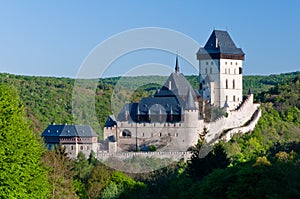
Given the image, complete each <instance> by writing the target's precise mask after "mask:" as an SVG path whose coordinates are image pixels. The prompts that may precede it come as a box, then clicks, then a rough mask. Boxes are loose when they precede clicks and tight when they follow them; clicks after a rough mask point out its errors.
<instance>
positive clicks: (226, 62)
mask: <svg viewBox="0 0 300 199" xmlns="http://www.w3.org/2000/svg"><path fill="white" fill-rule="evenodd" d="M225 65H227V61H226V62H225ZM230 65H233V63H232V62H230ZM235 65H236V66H237V65H238V63H237V62H235Z"/></svg>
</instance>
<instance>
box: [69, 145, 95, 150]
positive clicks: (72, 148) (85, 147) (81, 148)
mask: <svg viewBox="0 0 300 199" xmlns="http://www.w3.org/2000/svg"><path fill="white" fill-rule="evenodd" d="M70 148H71V150H75V146H73V145H71V146H70ZM79 149H80V150H81V151H82V150H85V149H86V150H90V147H89V146H80V147H79Z"/></svg>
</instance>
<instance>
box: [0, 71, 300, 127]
mask: <svg viewBox="0 0 300 199" xmlns="http://www.w3.org/2000/svg"><path fill="white" fill-rule="evenodd" d="M299 74H300V72H294V73H285V74H279V75H269V76H244V81H243V82H244V85H243V87H244V93H246V92H247V91H248V89H249V88H251V89H252V91H253V92H254V94H255V96H258V94H260V93H261V92H266V91H267V90H268V89H270V88H273V87H274V86H276V85H278V84H283V83H284V82H286V81H288V80H290V79H293V78H295V77H296V76H297V75H299ZM166 78H167V77H164V76H139V77H125V78H121V77H113V78H104V79H100V80H99V84H98V87H97V89H96V99H95V101H96V105H95V107H96V111H97V117H98V120H99V122H100V124H101V126H103V125H104V123H105V121H106V118H107V116H108V115H110V114H111V106H110V100H111V95H112V92H113V90H114V87H115V85H116V84H117V83H119V84H120V88H119V89H120V90H122V92H120V94H119V95H118V96H117V97H118V100H120V101H124V100H125V101H128V100H130V101H138V100H139V99H141V98H142V97H145V96H149V95H153V94H154V92H155V91H156V89H158V88H160V86H161V85H163V84H164V82H165V81H166ZM187 79H188V80H189V81H190V82H191V85H192V86H193V87H194V88H195V89H197V88H198V76H196V75H193V76H187ZM1 82H8V83H9V84H10V85H12V86H14V87H15V88H16V89H17V90H18V91H19V93H20V96H21V99H22V100H23V102H24V105H25V109H26V113H27V116H28V117H29V119H30V120H31V121H32V128H33V129H34V131H35V132H38V133H41V132H42V131H43V130H44V129H45V128H46V127H47V126H48V124H49V123H52V122H54V123H72V122H73V117H72V91H73V86H74V83H75V80H74V79H71V78H56V77H35V76H20V75H12V74H6V73H2V74H0V83H1ZM126 88H131V89H132V88H138V89H137V90H136V91H135V92H134V93H133V95H131V94H130V93H128V92H126ZM82 92H83V93H82V94H83V95H84V92H90V90H86V91H82ZM93 92H94V91H93ZM84 114H89V113H88V112H87V113H84ZM96 131H97V132H98V133H100V132H101V130H100V129H96Z"/></svg>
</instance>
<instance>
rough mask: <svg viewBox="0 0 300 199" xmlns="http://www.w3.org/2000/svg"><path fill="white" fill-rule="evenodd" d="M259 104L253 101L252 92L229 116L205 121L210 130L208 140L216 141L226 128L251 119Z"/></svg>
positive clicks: (228, 128) (240, 124) (235, 126)
mask: <svg viewBox="0 0 300 199" xmlns="http://www.w3.org/2000/svg"><path fill="white" fill-rule="evenodd" d="M259 106H260V105H259V104H254V103H253V94H250V95H248V96H247V98H246V100H245V101H244V102H243V103H242V104H241V105H240V107H239V108H238V109H236V110H232V111H229V112H228V116H227V117H224V116H222V117H220V118H218V119H217V120H216V121H214V122H210V123H205V126H206V127H207V128H208V131H209V132H208V134H207V135H206V137H205V139H206V142H208V143H211V142H215V141H216V139H219V137H220V135H221V134H222V132H223V131H224V130H230V129H233V128H237V127H241V126H243V125H244V124H245V123H247V122H248V121H249V120H250V119H251V116H252V115H253V114H254V113H255V111H256V110H257V109H258V108H259Z"/></svg>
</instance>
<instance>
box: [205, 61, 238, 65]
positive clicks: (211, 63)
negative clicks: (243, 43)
mask: <svg viewBox="0 0 300 199" xmlns="http://www.w3.org/2000/svg"><path fill="white" fill-rule="evenodd" d="M206 65H209V62H208V61H207V62H206ZM210 65H214V62H213V61H211V62H210ZM225 65H229V64H228V63H227V62H225ZM230 65H233V62H230ZM235 65H236V66H237V65H238V63H237V62H235Z"/></svg>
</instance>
